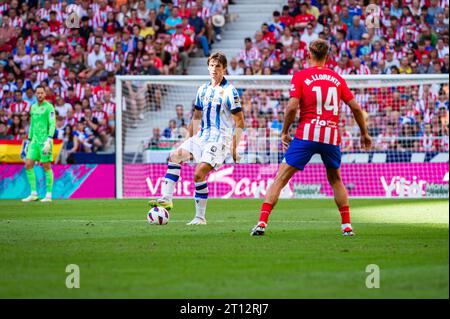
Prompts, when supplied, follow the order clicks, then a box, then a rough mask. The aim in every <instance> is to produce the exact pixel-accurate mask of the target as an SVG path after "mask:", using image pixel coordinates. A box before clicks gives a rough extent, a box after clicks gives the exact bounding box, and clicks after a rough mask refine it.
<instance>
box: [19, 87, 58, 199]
mask: <svg viewBox="0 0 450 319" xmlns="http://www.w3.org/2000/svg"><path fill="white" fill-rule="evenodd" d="M36 97H37V100H38V102H37V103H35V104H33V105H32V106H31V110H30V131H29V133H28V140H26V141H25V142H24V143H23V144H22V151H21V153H20V157H21V158H22V159H25V158H26V160H25V171H26V174H27V179H28V182H29V183H30V188H31V194H30V196H28V197H27V198H24V199H22V201H23V202H32V201H37V200H38V197H37V192H36V175H35V174H34V163H35V162H41V163H42V166H43V167H44V172H45V183H46V186H47V194H46V195H45V198H43V199H41V202H51V201H52V188H53V171H52V167H51V163H52V159H53V150H52V149H53V134H54V133H55V108H54V107H53V105H52V104H51V103H49V102H47V101H46V100H45V89H44V88H43V87H42V86H38V87H37V88H36Z"/></svg>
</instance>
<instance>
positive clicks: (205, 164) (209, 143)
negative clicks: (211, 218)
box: [149, 52, 244, 225]
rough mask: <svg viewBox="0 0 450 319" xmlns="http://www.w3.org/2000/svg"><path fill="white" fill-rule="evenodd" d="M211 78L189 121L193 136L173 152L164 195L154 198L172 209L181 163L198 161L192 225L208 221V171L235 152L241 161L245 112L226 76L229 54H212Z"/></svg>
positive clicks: (197, 100) (234, 158) (233, 155)
mask: <svg viewBox="0 0 450 319" xmlns="http://www.w3.org/2000/svg"><path fill="white" fill-rule="evenodd" d="M207 63H208V70H209V75H210V77H211V81H209V82H208V83H205V84H203V85H202V86H200V88H199V89H198V91H197V96H196V98H195V110H194V115H193V118H192V121H191V123H190V125H189V136H190V137H189V138H188V139H187V140H186V141H184V142H183V143H182V144H181V145H180V146H179V147H178V148H177V149H176V150H175V151H173V152H171V153H170V158H169V164H168V169H167V173H166V176H165V180H164V184H163V187H162V198H159V199H155V200H151V201H150V202H149V203H150V205H152V206H161V207H164V208H166V209H172V208H173V203H172V198H173V192H174V188H175V184H176V182H177V181H178V179H179V178H180V171H181V164H182V163H183V162H187V161H190V160H194V161H195V162H196V163H197V166H196V168H195V174H194V181H195V210H196V213H195V217H194V219H193V220H192V221H191V222H190V223H188V225H204V224H206V218H205V212H206V202H207V199H208V185H207V182H206V176H207V175H208V173H209V172H210V171H211V170H213V169H215V170H217V169H219V167H220V166H221V165H222V164H223V163H224V161H225V159H226V157H227V155H228V154H229V153H231V155H232V157H233V160H234V161H235V162H238V155H237V151H236V149H237V146H238V145H239V141H240V137H241V134H242V130H243V129H244V115H243V112H242V107H241V102H240V100H239V95H238V92H237V90H236V89H235V88H234V86H233V85H232V84H230V83H229V82H228V81H227V80H226V79H225V77H224V75H225V70H226V69H227V58H226V56H225V55H224V54H223V53H221V52H216V53H214V54H212V55H211V56H209V58H208V61H207Z"/></svg>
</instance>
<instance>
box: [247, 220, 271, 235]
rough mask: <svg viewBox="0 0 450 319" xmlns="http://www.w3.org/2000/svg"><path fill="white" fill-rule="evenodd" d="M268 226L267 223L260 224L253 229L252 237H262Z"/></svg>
mask: <svg viewBox="0 0 450 319" xmlns="http://www.w3.org/2000/svg"><path fill="white" fill-rule="evenodd" d="M266 227H267V224H266V223H265V222H259V223H258V225H256V226H255V227H253V229H252V231H251V232H250V236H262V235H264V232H265V231H266Z"/></svg>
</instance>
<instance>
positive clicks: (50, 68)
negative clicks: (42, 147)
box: [0, 0, 228, 155]
mask: <svg viewBox="0 0 450 319" xmlns="http://www.w3.org/2000/svg"><path fill="white" fill-rule="evenodd" d="M227 8H228V0H196V1H193V0H174V1H172V0H131V1H124V0H67V1H66V0H63V1H60V0H11V1H9V0H0V139H15V140H20V139H24V138H26V137H27V133H28V129H29V124H30V123H29V110H30V107H31V105H32V104H33V103H35V102H36V96H35V94H34V90H35V88H36V87H37V86H38V85H42V86H44V88H45V90H46V93H47V100H49V101H50V102H52V103H53V104H54V105H55V108H56V113H57V129H56V133H55V138H58V139H63V140H64V141H65V142H66V143H65V144H64V145H65V146H64V149H65V151H66V153H67V154H69V155H70V153H74V152H95V151H99V150H105V149H107V148H108V146H109V144H110V143H111V137H112V136H114V128H115V122H114V114H115V107H116V106H115V103H114V99H115V75H120V74H127V75H159V74H180V75H181V74H187V67H188V63H189V58H190V57H191V56H194V55H196V54H203V55H205V56H208V55H209V51H210V49H211V45H212V44H213V43H214V42H215V41H220V40H221V27H220V19H219V22H217V23H215V22H214V21H215V20H214V19H215V18H217V16H222V17H223V16H224V15H225V14H226V12H227ZM197 51H198V52H197Z"/></svg>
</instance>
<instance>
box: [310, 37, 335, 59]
mask: <svg viewBox="0 0 450 319" xmlns="http://www.w3.org/2000/svg"><path fill="white" fill-rule="evenodd" d="M329 50H330V45H329V43H328V41H326V40H323V39H317V40H314V41H313V42H311V44H310V45H309V52H310V53H311V55H312V58H313V59H314V60H316V61H323V60H325V59H326V57H327V54H328V51H329Z"/></svg>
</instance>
